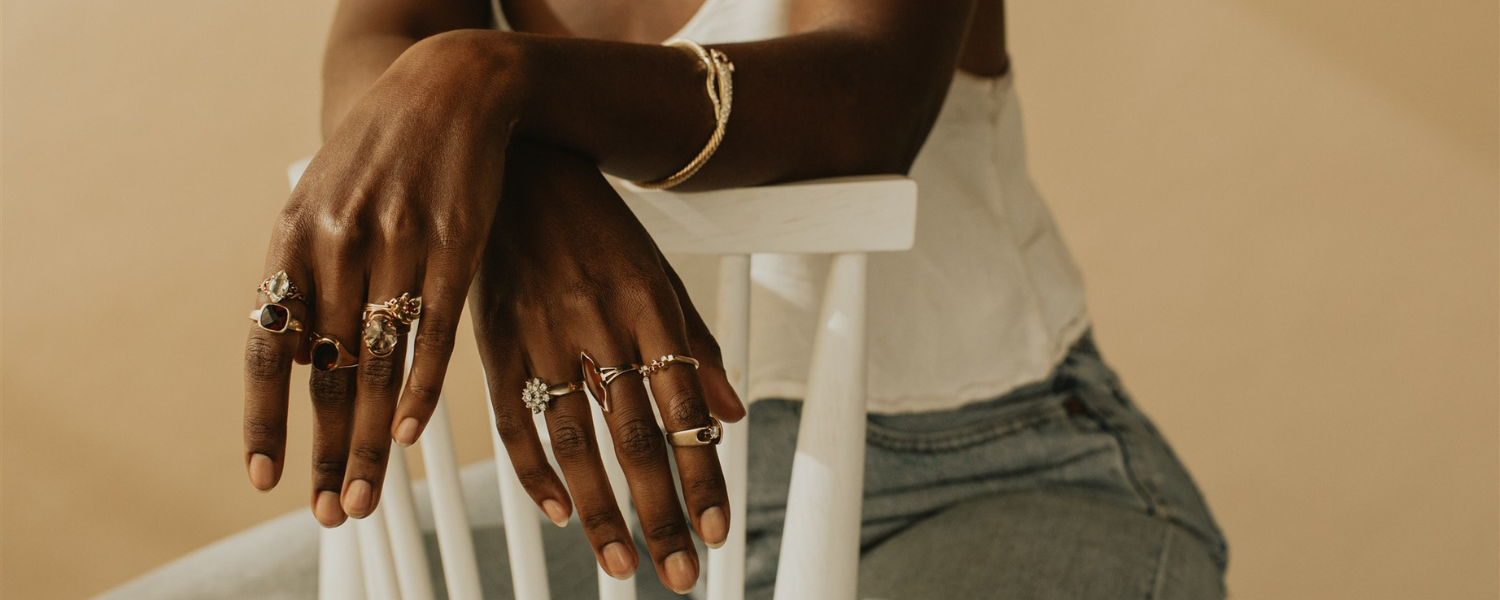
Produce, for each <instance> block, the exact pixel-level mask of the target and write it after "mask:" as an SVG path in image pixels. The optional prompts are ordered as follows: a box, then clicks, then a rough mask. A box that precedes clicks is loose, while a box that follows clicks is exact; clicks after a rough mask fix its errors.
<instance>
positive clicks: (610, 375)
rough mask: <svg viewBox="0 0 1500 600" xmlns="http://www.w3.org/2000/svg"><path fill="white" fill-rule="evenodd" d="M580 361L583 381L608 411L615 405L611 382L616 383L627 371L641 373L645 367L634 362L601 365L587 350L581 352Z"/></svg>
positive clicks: (605, 410)
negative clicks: (610, 386)
mask: <svg viewBox="0 0 1500 600" xmlns="http://www.w3.org/2000/svg"><path fill="white" fill-rule="evenodd" d="M578 362H579V363H581V364H582V367H583V382H584V384H585V385H587V386H588V388H589V393H591V394H593V395H594V400H595V401H597V402H599V409H600V410H603V411H604V412H606V413H608V412H609V411H610V408H611V407H612V406H613V405H612V404H611V403H610V400H609V384H611V383H614V381H615V380H616V379H619V378H620V377H621V376H622V375H625V374H627V373H639V372H640V371H641V369H642V368H643V367H644V366H643V365H638V364H634V363H628V364H623V365H619V366H615V367H600V366H599V363H598V362H597V361H595V360H594V357H592V356H589V353H588V351H587V350H585V351H583V352H580V353H579V355H578Z"/></svg>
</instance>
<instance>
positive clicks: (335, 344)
mask: <svg viewBox="0 0 1500 600" xmlns="http://www.w3.org/2000/svg"><path fill="white" fill-rule="evenodd" d="M312 337H313V340H314V341H313V346H312V367H313V368H314V369H317V370H319V371H323V372H325V373H326V372H328V371H333V370H336V369H347V368H350V367H357V366H359V357H358V356H355V355H354V354H352V353H350V352H349V351H348V350H345V349H344V345H343V344H340V343H339V341H338V340H336V339H333V338H331V337H328V336H324V335H319V334H318V332H316V331H314V332H312Z"/></svg>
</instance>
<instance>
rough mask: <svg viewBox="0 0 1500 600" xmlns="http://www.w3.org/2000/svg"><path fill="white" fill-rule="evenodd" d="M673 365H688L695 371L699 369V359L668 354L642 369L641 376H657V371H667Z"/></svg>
mask: <svg viewBox="0 0 1500 600" xmlns="http://www.w3.org/2000/svg"><path fill="white" fill-rule="evenodd" d="M673 363H677V364H680V365H688V366H691V367H693V368H694V369H697V368H698V359H696V358H693V357H691V356H683V355H681V354H668V355H666V356H663V357H661V358H658V359H656V360H653V361H651V364H649V365H646V366H644V367H641V375H645V376H646V377H650V376H652V375H654V374H656V372H657V371H660V370H662V369H665V368H667V367H669V366H671V365H672V364H673Z"/></svg>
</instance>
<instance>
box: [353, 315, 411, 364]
mask: <svg viewBox="0 0 1500 600" xmlns="http://www.w3.org/2000/svg"><path fill="white" fill-rule="evenodd" d="M360 338H362V339H363V340H364V342H365V348H366V349H368V350H369V351H370V354H373V355H375V356H377V357H380V358H385V357H387V356H390V355H391V353H392V352H395V351H396V343H397V342H399V341H401V328H400V327H398V326H397V324H396V318H395V317H393V316H392V315H391V314H390V313H387V312H385V311H381V312H368V311H367V312H365V327H364V329H362V330H360Z"/></svg>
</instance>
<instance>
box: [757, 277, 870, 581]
mask: <svg viewBox="0 0 1500 600" xmlns="http://www.w3.org/2000/svg"><path fill="white" fill-rule="evenodd" d="M866 259H867V257H866V256H865V255H864V254H839V255H837V256H835V257H834V258H833V265H832V267H831V268H830V270H829V274H828V288H827V291H826V292H825V293H824V296H823V308H822V314H821V315H820V317H819V320H818V322H819V323H820V328H819V330H818V332H817V337H816V339H815V341H814V342H813V358H812V368H811V374H810V376H809V377H808V382H807V398H806V399H805V400H804V401H803V405H802V424H801V426H800V427H798V429H797V455H796V458H795V459H794V460H793V462H792V484H791V491H790V493H789V495H788V498H787V510H786V528H785V533H784V534H783V537H782V542H781V561H780V563H778V567H777V573H776V596H775V597H776V600H797V599H803V598H808V599H816V600H854V598H855V593H856V591H857V590H856V586H857V583H858V576H859V523H860V509H861V508H862V501H863V491H864V465H865V370H866V368H867V363H866V347H865V265H866Z"/></svg>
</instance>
